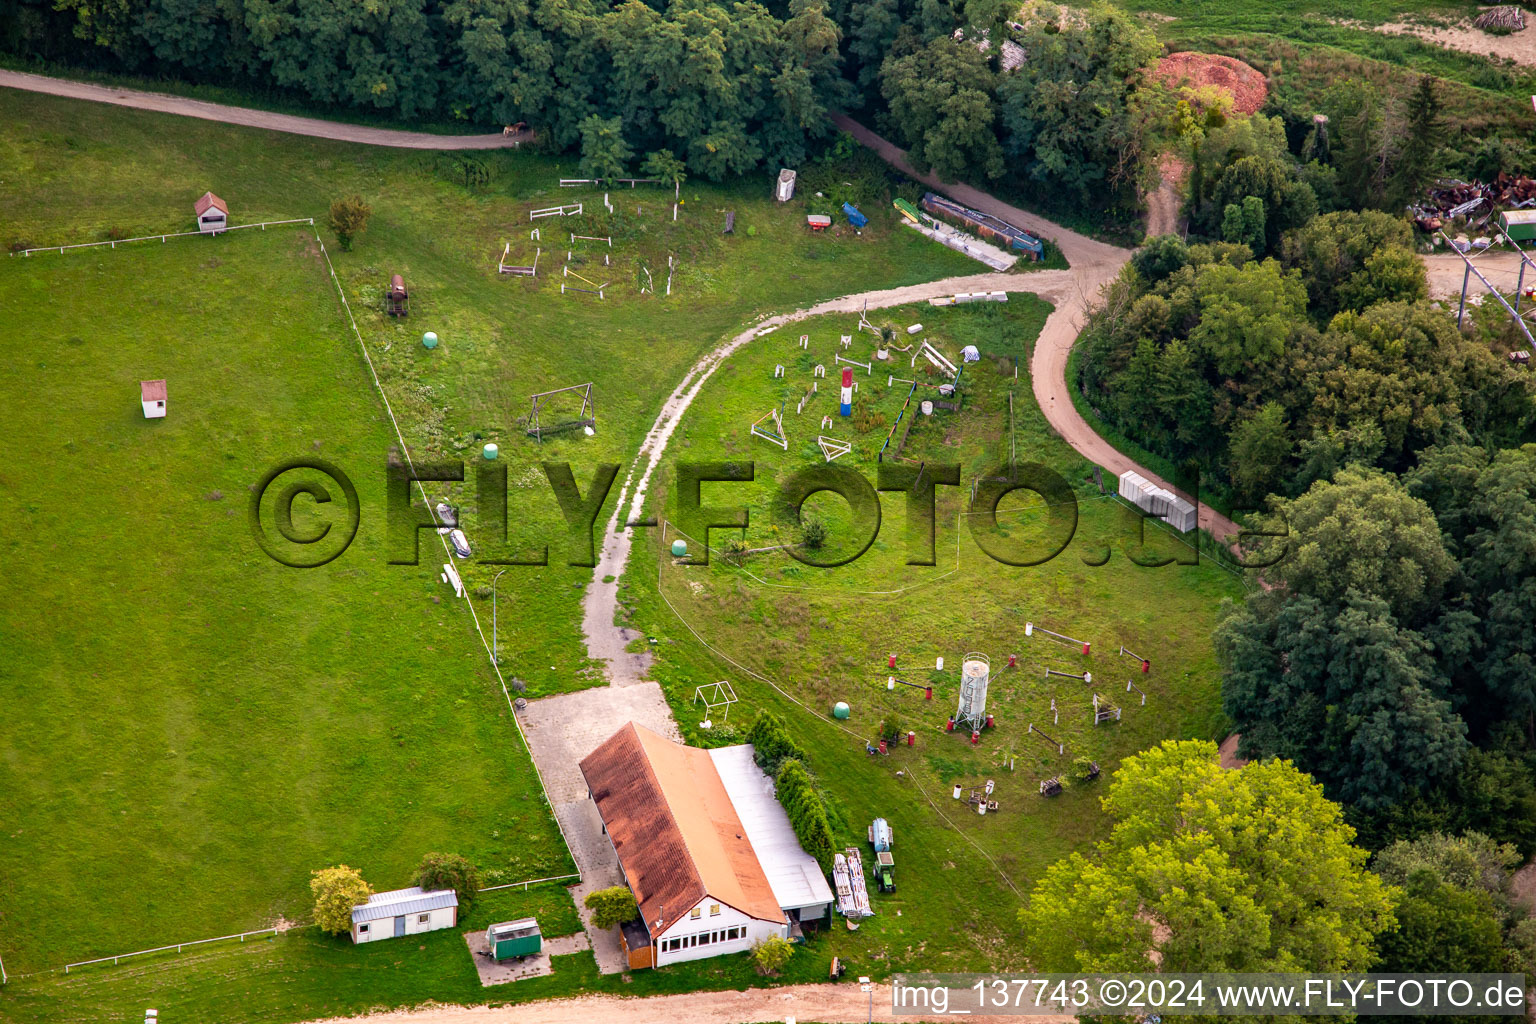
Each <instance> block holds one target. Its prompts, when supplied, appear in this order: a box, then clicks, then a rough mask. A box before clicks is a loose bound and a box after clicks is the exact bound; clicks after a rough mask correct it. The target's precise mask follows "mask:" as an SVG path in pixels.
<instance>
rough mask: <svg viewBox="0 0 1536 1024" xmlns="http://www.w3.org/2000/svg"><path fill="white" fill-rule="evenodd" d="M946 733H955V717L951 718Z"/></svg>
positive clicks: (945, 727)
mask: <svg viewBox="0 0 1536 1024" xmlns="http://www.w3.org/2000/svg"><path fill="white" fill-rule="evenodd" d="M944 731H945V732H954V731H955V719H954V716H950V719H949V723H948V724H947V725H945V726H944Z"/></svg>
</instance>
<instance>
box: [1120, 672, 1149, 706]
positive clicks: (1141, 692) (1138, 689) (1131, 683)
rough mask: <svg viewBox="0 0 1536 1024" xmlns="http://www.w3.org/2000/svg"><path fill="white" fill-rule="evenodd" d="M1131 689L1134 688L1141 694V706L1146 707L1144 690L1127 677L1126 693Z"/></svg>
mask: <svg viewBox="0 0 1536 1024" xmlns="http://www.w3.org/2000/svg"><path fill="white" fill-rule="evenodd" d="M1132 690H1135V691H1136V692H1137V693H1139V694H1141V706H1142V707H1146V706H1147V693H1146V691H1145V690H1143V689H1142V688H1141V687H1139V686H1137V685H1136V684H1135V683H1133V682H1131V681H1130V680H1129V679H1127V680H1126V681H1125V692H1126V693H1130V692H1131V691H1132Z"/></svg>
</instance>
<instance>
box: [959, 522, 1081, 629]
mask: <svg viewBox="0 0 1536 1024" xmlns="http://www.w3.org/2000/svg"><path fill="white" fill-rule="evenodd" d="M973 497H974V495H973ZM1036 633H1044V634H1045V635H1046V636H1048V637H1050V638H1051V639H1053V640H1055V641H1057V642H1058V643H1063V644H1066V645H1068V646H1070V647H1081V648H1082V649H1083V653H1084V654H1087V653H1088V648H1089V646H1090V645H1089V643H1088V641H1087V640H1078V639H1077V638H1076V637H1070V636H1066V635H1065V634H1062V633H1056V632H1053V631H1052V630H1049V629H1046V628H1045V627H1044V626H1037V625H1035V624H1034V623H1033V622H1026V623H1024V635H1025V636H1034V635H1035V634H1036Z"/></svg>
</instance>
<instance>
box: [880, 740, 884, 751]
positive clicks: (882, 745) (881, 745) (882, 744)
mask: <svg viewBox="0 0 1536 1024" xmlns="http://www.w3.org/2000/svg"><path fill="white" fill-rule="evenodd" d="M880 753H882V754H883V753H885V740H881V741H880Z"/></svg>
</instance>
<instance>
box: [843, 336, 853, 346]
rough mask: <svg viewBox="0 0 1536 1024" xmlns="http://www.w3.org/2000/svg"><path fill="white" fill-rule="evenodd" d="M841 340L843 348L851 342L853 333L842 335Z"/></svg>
mask: <svg viewBox="0 0 1536 1024" xmlns="http://www.w3.org/2000/svg"><path fill="white" fill-rule="evenodd" d="M842 342H843V348H845V349H846V348H847V347H848V346H849V345H852V344H853V335H851V334H845V335H843V336H842Z"/></svg>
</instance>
